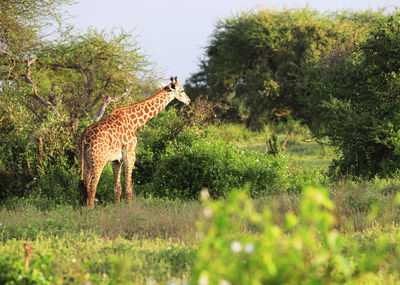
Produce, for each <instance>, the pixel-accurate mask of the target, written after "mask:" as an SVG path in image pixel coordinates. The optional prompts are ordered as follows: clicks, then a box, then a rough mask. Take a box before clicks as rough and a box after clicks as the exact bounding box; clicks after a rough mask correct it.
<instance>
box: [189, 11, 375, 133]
mask: <svg viewBox="0 0 400 285" xmlns="http://www.w3.org/2000/svg"><path fill="white" fill-rule="evenodd" d="M362 15H363V16H360V15H358V16H357V15H356V16H355V15H354V14H348V15H346V14H343V15H320V14H319V13H317V12H315V11H310V10H308V9H292V10H283V11H275V10H261V11H258V12H248V13H242V14H240V15H238V16H234V17H230V18H227V19H224V20H221V21H219V22H218V23H217V25H216V29H215V31H214V32H213V34H212V35H211V40H210V43H209V45H208V46H207V48H206V55H205V57H204V59H203V60H202V61H201V64H200V71H199V72H198V73H196V74H194V75H193V76H192V77H191V78H190V79H189V82H188V84H187V86H185V87H186V89H187V90H188V94H192V96H201V95H207V96H208V98H209V99H210V100H215V101H219V102H221V103H224V104H225V106H226V108H225V109H220V110H217V111H218V112H219V115H220V116H221V117H222V118H223V119H228V120H233V121H239V122H245V123H246V124H247V126H248V127H251V128H255V129H259V128H262V127H263V125H264V124H265V123H266V122H267V121H268V120H270V119H272V118H275V116H276V115H278V116H280V115H284V114H288V113H291V114H292V115H293V116H294V118H296V119H302V120H303V121H304V122H305V123H307V124H311V122H310V121H308V120H307V119H308V118H306V117H304V116H303V114H304V109H303V108H304V106H303V105H302V104H301V97H303V96H304V91H303V90H302V89H301V88H299V86H298V83H299V82H301V81H302V77H301V76H302V74H301V70H302V69H303V67H304V66H306V65H307V64H308V63H309V62H312V61H314V60H317V59H319V58H321V57H323V56H324V55H326V54H328V53H329V52H330V51H331V50H332V49H334V48H335V47H336V46H337V45H341V44H342V43H345V42H347V41H348V40H349V38H352V37H355V41H360V40H361V39H362V38H363V37H364V35H365V34H366V31H367V27H368V25H369V22H368V21H370V20H371V19H373V18H374V17H375V16H376V15H374V14H372V13H365V15H364V14H362ZM367 15H369V16H367ZM367 19H369V20H368V21H367Z"/></svg>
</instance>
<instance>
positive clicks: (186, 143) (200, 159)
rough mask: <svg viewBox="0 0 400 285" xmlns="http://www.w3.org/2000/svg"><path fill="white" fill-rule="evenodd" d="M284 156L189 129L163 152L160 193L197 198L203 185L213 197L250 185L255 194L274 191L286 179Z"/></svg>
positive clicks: (158, 179)
mask: <svg viewBox="0 0 400 285" xmlns="http://www.w3.org/2000/svg"><path fill="white" fill-rule="evenodd" d="M286 178H287V171H286V162H285V159H284V158H282V157H279V156H272V155H269V156H267V155H265V154H262V153H259V152H254V151H241V150H239V149H238V148H237V147H235V146H234V145H232V144H230V143H227V142H225V141H223V140H221V139H219V138H217V137H216V136H214V135H213V134H212V133H208V132H205V133H202V134H198V133H196V129H195V128H193V129H188V130H187V131H186V132H184V133H182V134H180V135H179V136H178V137H177V139H176V142H175V143H171V144H170V145H169V146H168V147H167V148H166V150H165V152H164V153H163V154H162V155H161V156H160V160H159V161H158V162H157V164H156V171H155V173H154V177H153V182H152V184H153V187H154V188H155V189H157V190H156V191H157V193H155V194H156V195H157V196H158V195H161V196H167V197H170V198H189V199H193V198H197V197H198V194H199V191H200V190H201V189H202V188H207V189H209V191H210V194H211V196H212V197H221V196H225V195H226V193H228V192H229V190H230V189H232V188H234V187H241V186H243V185H244V184H246V183H249V184H250V185H251V189H252V193H251V194H252V195H253V196H257V195H263V194H267V193H274V192H278V191H282V190H283V189H285V183H287V180H286Z"/></svg>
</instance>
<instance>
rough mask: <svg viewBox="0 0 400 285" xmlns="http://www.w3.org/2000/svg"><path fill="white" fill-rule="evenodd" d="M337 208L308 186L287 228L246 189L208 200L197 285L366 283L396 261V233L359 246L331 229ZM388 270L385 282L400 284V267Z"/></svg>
mask: <svg viewBox="0 0 400 285" xmlns="http://www.w3.org/2000/svg"><path fill="white" fill-rule="evenodd" d="M202 196H203V197H206V196H207V195H205V194H204V193H203V195H202ZM334 207H335V206H334V204H333V203H332V202H331V200H330V199H329V198H328V192H327V191H326V190H325V189H316V188H307V189H305V190H304V196H303V200H302V202H301V206H300V209H299V213H297V214H294V213H288V214H287V215H286V226H285V229H284V230H283V229H282V228H281V227H279V226H277V225H276V224H275V223H274V222H273V215H272V213H271V211H270V209H269V208H267V207H265V208H264V209H263V210H262V211H257V210H256V208H255V204H254V202H253V201H252V200H251V199H250V198H249V196H248V195H247V193H246V192H245V191H238V190H236V191H232V192H231V193H230V195H229V197H228V198H227V200H226V201H222V200H219V201H208V199H206V201H205V204H204V207H203V214H204V218H203V221H202V222H201V223H200V224H199V231H200V233H199V234H200V237H201V244H200V247H199V251H198V254H197V258H196V259H195V260H196V263H195V265H194V267H193V271H192V281H193V284H197V283H198V284H310V283H312V284H332V283H347V282H359V281H360V282H362V280H364V281H366V280H367V279H369V278H370V277H371V276H372V275H371V273H382V270H388V269H387V268H388V267H386V265H387V264H391V263H392V261H393V255H394V258H395V259H398V252H399V251H398V249H399V246H398V238H399V233H398V231H397V230H396V233H395V238H394V240H393V238H390V237H387V236H385V235H382V236H380V240H379V242H376V243H375V241H374V242H373V243H371V245H369V246H365V245H364V246H361V245H360V243H359V241H357V240H355V239H353V238H350V239H348V238H347V236H346V235H341V234H340V233H339V232H337V231H336V230H334V229H333V227H334V223H335V218H334V215H333V210H334ZM246 228H250V229H251V231H246V230H245V229H246ZM243 232H244V233H246V232H247V233H249V232H251V233H252V234H243ZM395 248H397V253H396V251H395V250H394V249H395ZM390 249H391V251H390V252H391V253H390V254H388V253H387V252H388V250H390ZM385 264H386V265H385ZM389 270H390V274H389V275H386V277H385V278H389V277H387V276H391V277H390V278H392V279H391V280H393V278H394V280H397V279H396V278H398V276H399V274H398V273H399V270H398V267H396V266H389ZM378 275H379V274H378ZM383 275H385V273H383ZM372 282H373V281H372ZM376 282H377V283H376V284H378V283H379V281H376Z"/></svg>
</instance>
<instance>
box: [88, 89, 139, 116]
mask: <svg viewBox="0 0 400 285" xmlns="http://www.w3.org/2000/svg"><path fill="white" fill-rule="evenodd" d="M132 88H133V85H131V87H129V89H127V90H126V91H125V93H124V94H122V95H121V96H119V97H110V96H107V97H106V98H104V99H103V103H102V104H101V105H100V109H99V111H98V112H97V115H96V117H95V118H94V121H95V122H97V121H100V120H101V118H102V117H103V115H104V112H105V111H106V108H107V106H108V104H110V103H111V102H117V101H120V100H123V99H125V98H126V97H127V96H128V94H129V93H130V92H131V91H132Z"/></svg>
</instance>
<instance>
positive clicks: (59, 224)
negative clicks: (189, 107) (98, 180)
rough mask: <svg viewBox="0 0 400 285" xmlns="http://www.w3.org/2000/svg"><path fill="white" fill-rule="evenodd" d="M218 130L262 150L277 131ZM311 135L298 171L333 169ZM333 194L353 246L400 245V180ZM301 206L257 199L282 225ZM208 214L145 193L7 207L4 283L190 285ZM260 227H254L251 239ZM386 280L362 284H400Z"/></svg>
mask: <svg viewBox="0 0 400 285" xmlns="http://www.w3.org/2000/svg"><path fill="white" fill-rule="evenodd" d="M217 131H218V132H219V134H220V136H221V137H223V138H224V139H226V140H228V141H231V142H232V143H234V144H236V145H237V146H239V147H240V148H242V149H248V150H256V151H261V152H265V139H266V133H267V132H268V133H269V135H271V133H272V131H271V129H266V130H265V131H263V132H251V131H249V130H246V129H245V128H244V127H243V126H235V125H225V126H221V127H220V128H218V129H217ZM274 131H276V133H277V135H278V138H279V139H282V138H285V136H286V134H287V130H286V129H284V128H283V127H281V129H279V128H277V129H275V130H274ZM278 131H279V132H278ZM307 138H308V135H307V132H305V131H304V130H301V129H299V128H297V129H296V128H294V134H293V137H292V140H289V142H288V145H287V149H286V153H285V155H287V157H288V159H289V160H290V161H291V162H290V164H291V168H293V169H294V170H296V169H302V168H310V169H313V170H315V171H319V172H324V171H326V170H327V168H328V165H329V163H330V161H331V160H332V159H333V158H335V157H336V154H335V152H334V151H333V149H331V148H329V147H325V146H321V145H320V144H318V143H316V142H313V141H308V140H307ZM110 187H111V186H110ZM329 190H330V191H329V193H330V198H331V199H332V201H333V202H334V204H335V205H336V207H335V210H334V217H335V223H334V228H335V229H337V230H338V231H340V232H341V233H343V236H344V242H346V240H349V241H350V240H358V241H359V243H360V244H363V245H364V246H365V247H366V248H373V247H374V246H376V244H375V240H376V238H377V237H382V236H387V237H388V239H391V240H394V242H395V243H396V242H397V238H398V233H397V230H396V225H397V224H398V223H399V222H400V208H399V207H398V206H397V204H396V203H395V197H396V194H397V193H398V192H399V190H400V179H374V180H371V181H359V182H351V181H341V182H338V183H334V184H331V186H330V187H329ZM104 195H106V194H104ZM300 202H301V195H300V194H288V193H280V194H276V195H271V196H267V197H263V198H260V199H258V200H256V201H255V203H256V206H257V207H258V208H259V209H262V208H263V207H265V206H266V205H267V206H268V207H269V208H270V209H271V212H272V213H273V219H274V223H275V224H276V225H278V226H279V227H281V228H282V229H284V228H285V223H286V219H285V215H286V214H287V213H297V212H298V211H299V207H300ZM201 214H202V211H201V203H200V202H196V201H181V200H179V201H178V200H177V201H170V200H163V199H155V198H148V199H145V198H141V197H137V198H136V199H135V200H134V201H133V202H132V203H130V204H126V203H121V204H119V205H115V204H113V203H110V204H100V203H98V204H97V206H96V207H95V208H94V209H82V208H80V207H73V206H57V205H54V204H52V202H51V201H45V200H41V199H38V200H35V199H21V200H10V201H5V202H3V203H2V206H1V208H0V240H1V241H2V242H1V243H0V283H2V282H1V281H2V279H1V277H2V275H1V273H2V271H1V270H2V269H1V268H5V269H4V270H6V271H3V272H9V273H10V274H11V273H12V272H14V273H15V278H16V279H15V280H23V278H25V279H26V280H31V281H32V280H36V281H37V282H36V281H35V282H36V283H37V284H48V283H45V282H42V281H40V280H42V279H43V280H47V281H49V283H50V284H121V283H123V284H157V283H158V284H166V283H168V282H170V281H171V282H172V281H173V282H176V284H185V283H187V280H189V278H190V275H191V270H192V268H193V265H194V263H195V254H196V252H197V249H198V246H199V234H198V231H197V222H198V220H199V217H200V216H201ZM252 231H253V229H252V228H251V227H248V228H246V229H245V230H244V232H243V234H244V235H247V234H249V235H250V234H254V232H252ZM255 234H257V233H255ZM25 242H29V243H30V244H31V245H32V247H33V249H32V262H31V266H30V269H29V270H28V271H26V270H25V269H24V264H23V256H24V250H23V244H24V243H25ZM379 274H381V275H382V274H383V273H379ZM379 274H377V275H371V276H370V277H369V280H360V282H361V283H362V282H366V281H370V283H371V284H379V282H380V281H382V280H385V282H388V283H390V282H392V283H393V284H394V283H395V281H396V280H394V281H393V280H392V281H391V280H390V276H388V275H385V274H383V276H380V275H379ZM10 278H11V277H10ZM18 278H20V279H18ZM21 278H22V279H21ZM41 278H42V279H41ZM374 280H375V281H374ZM41 282H42V283H41ZM156 282H157V283H156ZM31 283H34V282H31ZM27 284H30V283H29V282H27ZM171 284H173V283H171Z"/></svg>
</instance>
